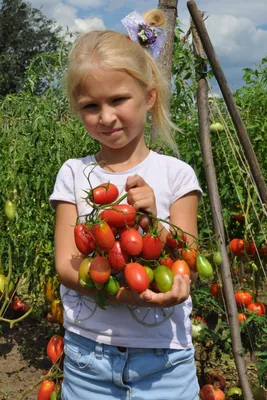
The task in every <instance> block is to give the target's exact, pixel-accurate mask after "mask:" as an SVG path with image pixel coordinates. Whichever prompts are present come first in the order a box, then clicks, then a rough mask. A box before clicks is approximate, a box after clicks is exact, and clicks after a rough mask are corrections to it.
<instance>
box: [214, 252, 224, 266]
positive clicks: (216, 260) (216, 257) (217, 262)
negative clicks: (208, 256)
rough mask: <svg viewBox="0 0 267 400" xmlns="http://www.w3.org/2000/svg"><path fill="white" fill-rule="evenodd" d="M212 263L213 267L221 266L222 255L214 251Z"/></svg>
mask: <svg viewBox="0 0 267 400" xmlns="http://www.w3.org/2000/svg"><path fill="white" fill-rule="evenodd" d="M213 262H214V264H215V265H221V263H222V254H221V252H220V251H216V253H214V254H213Z"/></svg>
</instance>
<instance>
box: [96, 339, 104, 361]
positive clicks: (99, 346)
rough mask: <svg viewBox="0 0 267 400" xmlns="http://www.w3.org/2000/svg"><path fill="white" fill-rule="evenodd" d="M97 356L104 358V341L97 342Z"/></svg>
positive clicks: (99, 358)
mask: <svg viewBox="0 0 267 400" xmlns="http://www.w3.org/2000/svg"><path fill="white" fill-rule="evenodd" d="M95 356H96V358H97V359H98V360H101V359H102V358H103V344H102V343H97V345H96V346H95Z"/></svg>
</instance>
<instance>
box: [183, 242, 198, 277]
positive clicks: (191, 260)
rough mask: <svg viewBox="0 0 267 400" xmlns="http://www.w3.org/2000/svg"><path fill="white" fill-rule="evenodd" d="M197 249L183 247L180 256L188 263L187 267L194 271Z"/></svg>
mask: <svg viewBox="0 0 267 400" xmlns="http://www.w3.org/2000/svg"><path fill="white" fill-rule="evenodd" d="M197 255H198V253H197V251H196V249H193V248H185V249H182V251H181V256H182V258H183V260H185V261H186V262H187V264H188V265H189V268H190V269H192V270H193V271H196V270H197V269H196V262H197Z"/></svg>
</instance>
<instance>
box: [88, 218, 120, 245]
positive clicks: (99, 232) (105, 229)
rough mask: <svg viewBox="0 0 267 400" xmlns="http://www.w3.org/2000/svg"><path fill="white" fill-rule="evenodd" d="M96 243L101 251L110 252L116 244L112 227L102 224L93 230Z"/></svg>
mask: <svg viewBox="0 0 267 400" xmlns="http://www.w3.org/2000/svg"><path fill="white" fill-rule="evenodd" d="M92 234H93V237H94V239H95V243H96V245H97V247H99V249H100V250H103V251H109V250H111V249H112V247H113V246H114V243H115V236H114V233H113V231H112V229H111V227H110V226H109V225H108V224H107V223H106V222H105V221H103V222H100V223H99V224H97V225H95V226H94V227H93V228H92Z"/></svg>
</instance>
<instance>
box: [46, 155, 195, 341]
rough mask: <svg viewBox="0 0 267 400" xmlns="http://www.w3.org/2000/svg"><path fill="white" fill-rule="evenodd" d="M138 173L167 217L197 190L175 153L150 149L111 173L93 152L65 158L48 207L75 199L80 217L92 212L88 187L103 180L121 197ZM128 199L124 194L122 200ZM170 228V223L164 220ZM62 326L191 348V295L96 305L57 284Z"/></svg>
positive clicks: (99, 336) (95, 336) (106, 337)
mask: <svg viewBox="0 0 267 400" xmlns="http://www.w3.org/2000/svg"><path fill="white" fill-rule="evenodd" d="M132 175H140V176H141V177H142V178H143V179H144V180H145V181H146V183H147V184H148V185H149V186H151V187H152V188H153V190H154V193H155V198H156V206H157V215H158V217H159V218H161V219H163V220H169V217H170V206H171V205H172V204H173V203H174V202H175V201H176V200H178V199H180V198H181V197H183V196H184V195H186V194H188V193H190V192H193V191H197V192H198V194H199V197H200V196H201V193H202V192H201V189H200V187H199V183H198V180H197V177H196V174H195V172H194V170H193V169H192V168H191V167H190V166H189V165H188V164H186V163H185V162H183V161H181V160H179V159H176V158H174V157H170V156H165V155H161V154H158V153H156V152H153V151H150V153H149V155H148V156H147V157H146V158H145V159H144V160H143V161H142V162H141V163H140V164H138V165H136V166H134V167H133V168H131V169H129V170H127V171H125V172H116V173H113V172H109V171H106V170H104V169H103V168H102V167H101V166H100V165H98V164H97V161H96V159H95V156H94V155H92V156H87V157H84V158H80V159H69V160H68V161H66V162H65V163H64V164H63V166H62V167H61V169H60V170H59V172H58V175H57V178H56V182H55V186H54V191H53V193H52V195H51V196H50V202H51V205H52V207H55V202H56V201H65V202H70V203H73V204H76V206H77V212H78V215H79V216H82V215H86V214H88V213H90V211H91V209H90V206H89V205H88V204H87V202H86V200H85V199H84V198H85V197H86V192H88V190H90V185H89V181H88V179H90V184H91V187H96V186H98V185H100V184H102V183H105V182H111V183H113V184H115V185H116V186H117V187H118V189H119V196H122V195H123V194H124V193H125V183H126V179H127V177H128V176H132ZM123 202H126V199H125V200H124V201H123ZM166 227H168V225H166ZM60 292H61V299H62V302H63V306H64V326H65V328H66V329H68V330H70V331H72V332H74V333H77V334H80V335H82V336H85V337H87V338H89V339H92V340H95V341H97V342H100V343H105V344H110V345H114V346H125V347H140V348H177V349H179V348H189V347H192V338H191V322H190V313H191V311H192V302H191V297H189V298H188V299H187V300H186V301H185V302H183V303H182V304H179V305H176V306H175V307H168V308H160V307H159V308H154V307H137V306H129V305H126V304H116V305H114V304H113V305H108V307H107V309H106V310H103V309H101V308H99V307H98V306H97V305H96V303H95V301H94V299H93V298H92V297H89V296H84V295H81V294H79V293H77V292H76V291H74V290H72V289H69V288H67V287H65V286H64V285H61V288H60Z"/></svg>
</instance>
